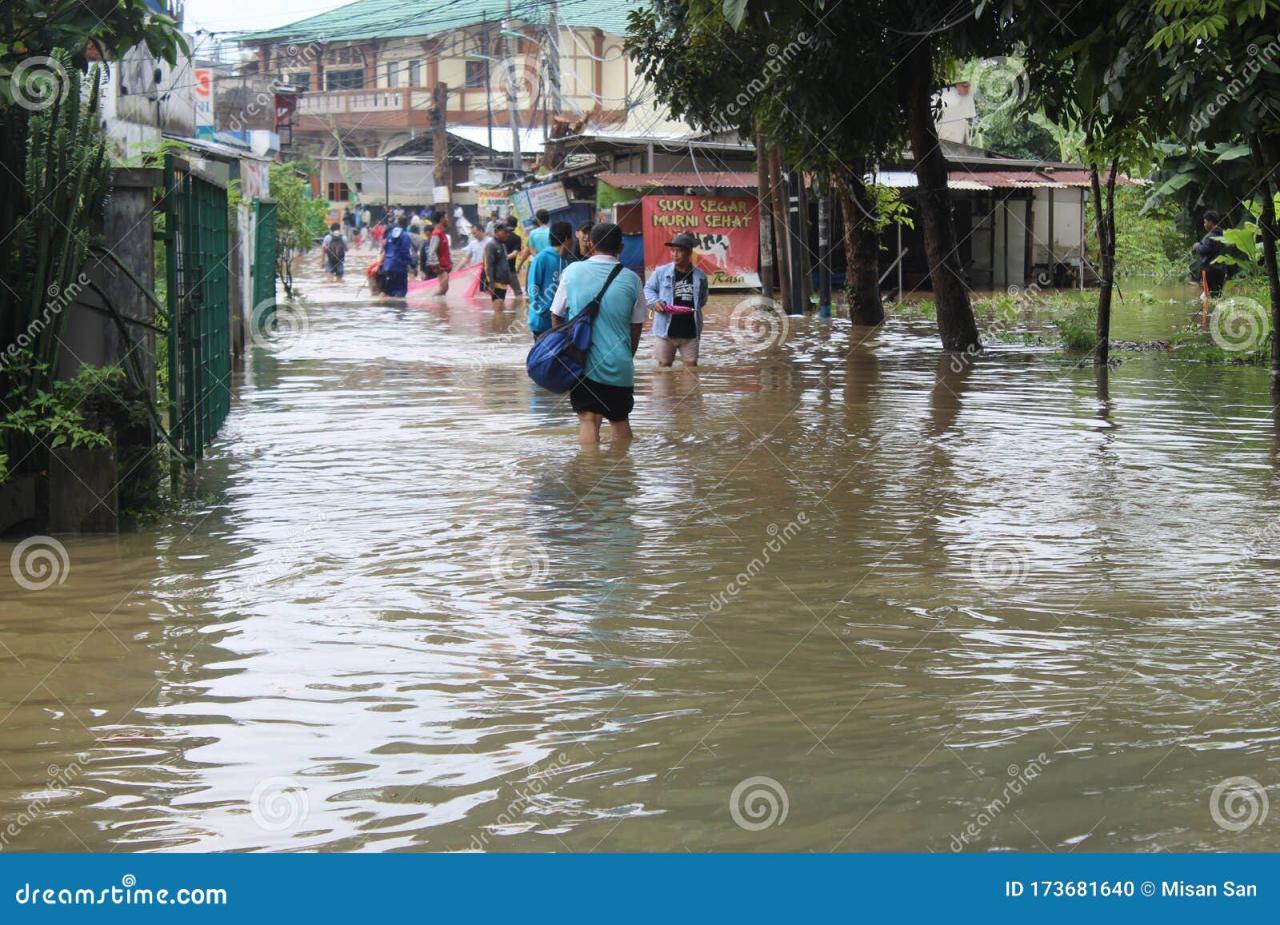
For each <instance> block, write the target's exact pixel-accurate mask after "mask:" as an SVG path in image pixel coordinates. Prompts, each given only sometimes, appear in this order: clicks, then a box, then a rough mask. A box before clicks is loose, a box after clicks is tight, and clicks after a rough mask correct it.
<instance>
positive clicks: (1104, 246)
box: [1081, 159, 1119, 366]
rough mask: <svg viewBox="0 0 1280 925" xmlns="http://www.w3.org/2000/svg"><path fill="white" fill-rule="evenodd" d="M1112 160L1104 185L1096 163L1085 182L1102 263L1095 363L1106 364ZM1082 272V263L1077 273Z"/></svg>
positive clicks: (1112, 267) (1112, 266)
mask: <svg viewBox="0 0 1280 925" xmlns="http://www.w3.org/2000/svg"><path fill="white" fill-rule="evenodd" d="M1118 168H1119V164H1118V163H1117V161H1115V160H1114V159H1113V160H1112V161H1111V166H1110V168H1109V169H1108V170H1107V184H1106V188H1105V190H1104V189H1103V187H1102V183H1101V178H1100V177H1099V176H1098V168H1097V167H1096V166H1093V167H1090V168H1089V185H1090V187H1091V188H1092V190H1093V211H1094V216H1095V219H1096V220H1095V222H1094V225H1095V228H1096V230H1097V235H1098V255H1099V258H1100V260H1101V263H1102V273H1101V286H1100V287H1099V288H1098V321H1097V328H1096V329H1095V331H1096V336H1097V339H1096V340H1095V342H1094V345H1093V362H1094V365H1095V366H1106V365H1107V359H1108V357H1109V355H1110V352H1111V293H1112V291H1113V290H1114V288H1115V280H1116V170H1117V169H1118ZM1083 271H1084V267H1083V265H1082V266H1081V272H1083Z"/></svg>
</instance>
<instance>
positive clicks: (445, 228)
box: [422, 214, 453, 298]
mask: <svg viewBox="0 0 1280 925" xmlns="http://www.w3.org/2000/svg"><path fill="white" fill-rule="evenodd" d="M452 269H453V259H452V258H451V257H450V256H449V217H448V216H447V215H443V214H442V215H441V216H440V217H439V218H437V219H436V223H435V225H434V226H432V228H431V234H429V235H427V239H426V241H425V242H424V243H423V245H422V275H423V277H424V278H426V279H435V280H439V282H438V283H437V286H436V295H438V296H440V297H442V298H443V297H444V296H446V295H448V294H449V271H450V270H452Z"/></svg>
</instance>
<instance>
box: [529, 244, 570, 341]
mask: <svg viewBox="0 0 1280 925" xmlns="http://www.w3.org/2000/svg"><path fill="white" fill-rule="evenodd" d="M529 237H530V239H531V240H532V238H533V235H530V236H529ZM572 240H573V226H572V225H570V224H569V223H568V222H556V223H555V224H554V225H552V226H551V231H550V244H549V246H547V247H545V248H543V249H542V250H541V251H539V252H538V256H536V257H534V258H533V263H532V264H530V266H529V287H528V288H529V331H530V333H532V334H533V336H534V337H537V336H538V335H539V334H541V333H542V332H543V331H549V330H550V329H551V300H552V299H554V298H555V296H556V289H557V288H558V287H559V285H560V274H561V273H562V272H564V268H565V267H567V266H568V265H569V264H570V263H572V262H573V257H572V255H571V254H570V253H569V243H570V241H572Z"/></svg>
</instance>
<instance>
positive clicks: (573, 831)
mask: <svg viewBox="0 0 1280 925" xmlns="http://www.w3.org/2000/svg"><path fill="white" fill-rule="evenodd" d="M358 285H359V283H358V281H357V280H356V279H355V278H354V277H349V279H348V282H347V283H346V284H345V286H342V287H339V286H335V285H330V284H321V283H319V282H318V281H314V280H312V281H304V288H305V290H306V291H307V293H308V294H309V296H310V297H311V299H312V301H311V303H310V304H309V305H308V307H307V310H306V321H307V330H306V332H305V334H303V335H301V336H294V335H289V334H287V333H282V334H280V335H277V336H276V338H275V339H274V340H273V342H272V343H270V344H266V345H263V346H260V347H258V348H257V349H255V351H254V354H253V357H252V361H251V362H250V363H249V364H248V366H247V368H246V369H245V371H244V374H243V376H242V377H241V378H240V379H239V380H238V382H237V394H236V398H235V402H234V406H233V411H232V415H231V418H230V420H229V421H228V423H227V425H226V428H225V430H224V432H223V433H222V435H221V437H220V439H219V440H218V441H217V442H216V443H215V445H214V446H213V448H212V451H211V455H210V458H209V459H208V460H207V461H206V463H205V464H204V467H203V475H202V479H201V483H200V486H199V492H200V501H199V503H198V504H197V506H196V507H195V509H193V510H190V511H186V512H183V513H181V514H179V515H177V516H176V517H173V518H169V519H166V520H165V521H164V522H163V523H161V524H160V525H159V526H157V527H155V528H151V529H147V530H145V531H143V532H141V533H137V534H133V535H126V536H121V537H119V538H79V537H67V538H62V542H63V543H64V545H65V547H66V550H67V554H68V561H69V569H68V570H67V571H66V572H65V574H64V575H63V576H62V577H64V578H65V581H64V582H63V583H61V584H54V585H53V586H52V587H49V588H47V589H45V590H39V591H28V590H23V589H22V588H20V587H19V586H18V585H17V584H16V583H14V582H13V581H10V578H11V575H10V574H9V573H7V572H0V588H3V608H2V612H0V822H3V823H13V824H14V829H15V830H16V831H17V834H16V835H13V834H8V835H4V833H5V831H6V830H5V828H4V826H3V825H0V835H3V838H4V840H3V842H0V848H3V850H17V851H32V850H42V851H82V850H94V851H138V850H315V849H323V850H343V851H402V850H475V849H489V850H502V851H563V850H573V851H653V850H664V851H706V850H732V851H765V850H775V851H832V850H838V851H937V852H947V851H952V850H956V849H957V848H959V849H962V850H966V851H974V850H976V851H983V850H1005V849H1016V850H1029V851H1043V850H1053V851H1065V850H1080V851H1101V850H1120V851H1155V850H1199V849H1212V850H1250V851H1252V850H1272V851H1274V850H1280V819H1278V818H1272V819H1270V820H1267V819H1266V817H1265V811H1264V810H1265V806H1264V803H1265V801H1266V798H1267V794H1268V793H1269V794H1270V796H1271V797H1272V798H1274V797H1275V794H1276V789H1275V788H1276V786H1277V784H1280V750H1278V743H1280V708H1278V707H1277V704H1278V703H1280V656H1278V654H1277V650H1276V644H1275V639H1276V633H1275V627H1276V621H1277V619H1278V618H1280V606H1278V601H1277V595H1276V591H1275V569H1276V565H1277V559H1280V536H1278V531H1277V528H1276V527H1275V524H1276V523H1277V516H1278V515H1280V491H1278V488H1280V481H1278V479H1277V462H1278V459H1280V457H1278V455H1277V424H1276V420H1275V418H1274V417H1273V415H1272V412H1271V410H1270V405H1269V401H1268V379H1267V376H1266V374H1265V372H1263V371H1258V370H1254V369H1247V368H1206V367H1196V366H1192V365H1190V364H1186V363H1176V362H1174V361H1172V360H1171V359H1169V358H1168V357H1166V356H1164V355H1152V356H1143V357H1140V358H1138V359H1131V360H1128V361H1126V362H1125V363H1124V364H1123V365H1121V366H1120V367H1119V368H1118V369H1115V370H1112V371H1111V372H1110V373H1109V375H1106V376H1105V377H1103V378H1098V377H1097V376H1096V374H1095V373H1094V371H1093V370H1092V369H1073V368H1064V367H1063V366H1061V365H1060V364H1058V363H1055V362H1054V361H1052V360H1051V359H1050V358H1049V357H1048V356H1047V355H1045V353H1043V352H1034V351H1028V350H1025V349H1021V348H1018V349H1014V348H997V349H993V350H991V351H989V352H988V353H987V354H986V355H985V356H983V357H982V358H981V359H980V360H978V361H977V362H976V363H975V364H973V365H972V366H971V367H961V368H959V369H955V368H953V367H952V365H951V363H950V361H949V360H948V359H946V358H943V357H940V355H939V352H938V346H937V340H936V337H934V336H933V334H932V332H931V331H930V329H929V328H928V326H926V325H908V324H900V323H894V324H891V325H890V326H888V327H887V329H885V330H883V331H881V332H879V333H876V334H871V335H868V334H867V333H866V332H865V331H857V332H855V331H854V329H852V328H851V327H850V326H849V325H848V323H847V322H845V321H840V320H837V321H834V322H824V321H820V320H818V319H816V318H813V319H793V320H792V323H791V327H790V330H789V332H788V333H787V337H786V340H785V343H783V344H782V345H781V346H780V347H770V348H768V349H764V350H755V349H753V348H754V347H755V346H758V345H756V344H752V343H748V342H747V340H748V339H747V338H745V337H743V336H737V337H734V336H731V334H732V331H731V330H730V329H731V327H732V323H731V322H732V319H733V318H734V315H733V312H732V304H733V303H732V300H729V301H723V300H722V302H723V304H720V305H718V306H717V307H716V309H715V310H714V311H713V312H712V316H711V318H710V321H709V323H708V330H707V336H706V338H705V344H704V348H703V354H704V365H703V366H702V367H701V368H700V369H699V370H697V372H696V373H693V372H686V371H682V370H681V371H674V372H671V371H667V372H659V371H657V370H655V369H653V368H652V365H651V363H650V362H649V360H648V350H649V347H648V343H647V342H646V343H645V344H644V345H642V347H641V351H642V353H641V356H642V358H643V362H641V363H640V364H639V369H640V372H639V374H638V378H637V412H636V415H635V416H634V418H633V421H634V424H635V429H636V433H637V438H636V440H635V442H634V443H633V444H632V446H631V447H630V449H629V451H627V452H625V453H618V452H616V451H614V450H613V449H611V448H610V447H609V446H608V445H606V446H605V448H604V449H603V451H601V452H598V453H591V452H585V451H582V450H580V449H579V448H578V446H577V444H576V438H575V432H576V428H575V422H574V420H573V415H572V414H571V412H570V411H569V409H568V407H567V404H566V402H565V400H564V399H562V398H560V397H558V396H552V395H549V394H545V393H539V392H536V391H535V390H534V389H533V388H532V387H531V385H530V383H529V381H528V380H527V378H526V377H525V374H524V371H523V367H522V362H521V361H522V358H523V354H524V351H525V348H526V346H527V342H526V340H525V339H524V337H523V336H517V337H510V336H508V335H507V334H506V333H505V332H506V329H507V328H508V327H509V326H510V325H512V323H513V322H518V312H513V311H507V312H505V313H500V314H498V315H495V314H494V313H493V312H492V311H491V310H490V309H489V308H488V307H487V305H485V304H483V303H474V304H473V303H468V302H467V301H466V300H465V299H462V298H452V297H451V300H450V302H449V304H447V305H441V304H439V303H437V302H431V301H423V302H415V303H410V304H409V305H408V306H407V307H406V306H400V307H393V306H387V305H376V304H370V303H369V302H368V300H367V299H366V298H364V297H363V296H362V295H361V294H360V293H359V292H358ZM606 430H607V428H606ZM14 548H15V544H14V543H12V542H9V543H5V544H0V555H2V556H3V558H4V561H6V562H8V561H9V560H10V556H11V554H12V553H13V550H14ZM1232 778H1249V779H1252V781H1255V782H1257V786H1258V788H1259V789H1256V790H1251V791H1248V792H1245V793H1240V792H1239V791H1238V789H1237V785H1235V784H1229V785H1227V787H1228V789H1227V790H1226V791H1221V790H1220V792H1219V793H1218V794H1217V796H1216V797H1215V794H1214V791H1215V788H1218V787H1219V785H1222V784H1223V782H1224V781H1228V780H1229V779H1232ZM1015 785H1016V786H1015ZM1250 815H1252V816H1253V817H1254V818H1252V819H1250V818H1249V816H1250ZM1272 815H1273V817H1274V816H1275V813H1273V814H1272ZM1223 821H1225V823H1226V824H1225V825H1224V824H1223ZM1242 823H1243V824H1242Z"/></svg>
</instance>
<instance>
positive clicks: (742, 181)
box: [596, 170, 757, 189]
mask: <svg viewBox="0 0 1280 925" xmlns="http://www.w3.org/2000/svg"><path fill="white" fill-rule="evenodd" d="M596 179H598V180H603V181H604V182H605V183H608V184H609V185H610V186H616V187H618V188H620V189H648V188H650V187H658V186H679V187H693V188H695V189H755V188H756V182H757V181H756V175H755V174H754V173H743V172H737V171H725V170H703V171H679V172H676V171H670V172H667V173H613V172H605V173H601V174H597V175H596Z"/></svg>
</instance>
